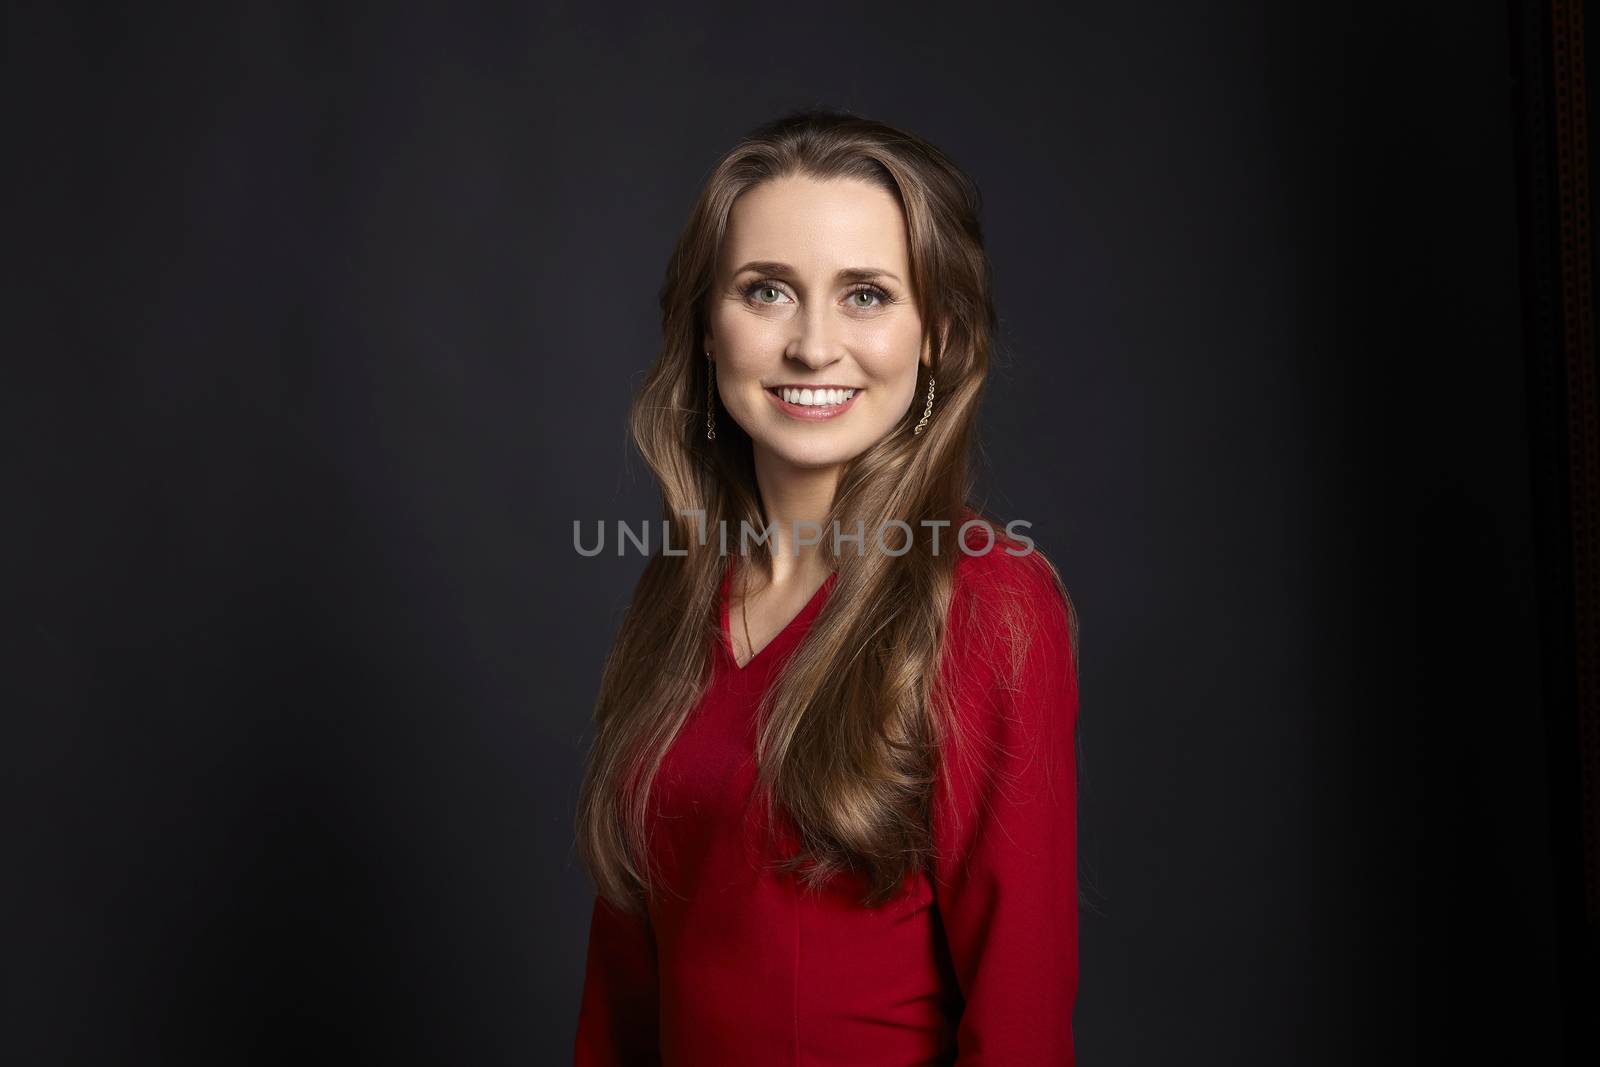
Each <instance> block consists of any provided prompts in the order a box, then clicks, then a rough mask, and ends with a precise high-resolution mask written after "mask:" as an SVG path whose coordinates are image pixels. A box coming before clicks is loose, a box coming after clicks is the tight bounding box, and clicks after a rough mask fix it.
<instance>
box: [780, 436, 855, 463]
mask: <svg viewBox="0 0 1600 1067" xmlns="http://www.w3.org/2000/svg"><path fill="white" fill-rule="evenodd" d="M763 444H764V446H765V447H766V449H767V451H769V452H771V453H772V454H773V455H774V456H776V457H777V458H778V459H781V460H783V461H784V462H785V463H787V464H789V465H790V466H791V467H798V468H802V469H808V470H815V469H821V468H826V467H837V466H839V465H840V464H842V463H849V462H850V461H851V460H853V459H855V458H856V457H857V456H859V455H861V453H862V452H864V451H866V449H865V447H861V448H857V447H854V446H853V443H851V442H835V443H830V444H827V445H823V444H822V443H820V442H812V443H810V444H809V445H808V444H800V443H797V442H795V441H793V440H787V441H766V442H763Z"/></svg>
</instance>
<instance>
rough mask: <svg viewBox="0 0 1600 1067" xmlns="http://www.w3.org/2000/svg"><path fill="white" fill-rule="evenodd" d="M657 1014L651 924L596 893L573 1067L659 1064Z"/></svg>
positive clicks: (617, 1066) (621, 1066) (643, 917)
mask: <svg viewBox="0 0 1600 1067" xmlns="http://www.w3.org/2000/svg"><path fill="white" fill-rule="evenodd" d="M659 1011H660V1009H659V1000H658V997H657V978H656V946H655V935H654V933H653V932H652V930H651V928H650V920H649V919H648V917H645V916H639V915H632V914H630V913H627V912H624V911H620V910H618V909H617V908H615V907H614V906H612V905H611V904H610V903H608V902H607V901H606V900H605V899H604V898H602V897H601V896H599V895H598V894H596V896H595V898H594V909H593V912H592V913H591V916H590V920H589V959H588V963H587V965H586V970H585V974H584V979H583V999H582V1002H581V1004H580V1006H579V1008H578V1034H577V1041H576V1045H575V1050H574V1058H573V1061H572V1062H573V1064H574V1067H635V1065H644V1064H659V1063H660V1062H661V1051H660V1044H659V1041H658V1034H659V1025H660V1024H659Z"/></svg>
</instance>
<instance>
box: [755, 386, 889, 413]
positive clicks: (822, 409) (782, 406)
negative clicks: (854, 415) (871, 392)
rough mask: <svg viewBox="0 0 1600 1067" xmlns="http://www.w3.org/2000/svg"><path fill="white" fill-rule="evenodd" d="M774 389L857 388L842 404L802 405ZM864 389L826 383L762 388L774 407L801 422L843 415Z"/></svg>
mask: <svg viewBox="0 0 1600 1067" xmlns="http://www.w3.org/2000/svg"><path fill="white" fill-rule="evenodd" d="M773 389H855V395H854V396H852V397H850V399H849V400H846V401H845V402H844V403H842V404H821V405H819V404H810V405H801V404H791V403H789V402H788V401H787V400H784V399H783V398H782V397H780V396H779V395H778V394H777V393H774V392H773V391H772V390H773ZM863 391H864V390H862V389H860V388H858V387H856V386H850V385H829V384H826V383H822V384H818V385H802V386H781V385H774V386H770V387H768V388H766V389H763V390H762V392H764V393H766V394H767V398H768V399H770V400H771V401H772V404H773V406H774V407H776V408H777V409H778V410H779V411H781V412H783V413H784V414H785V415H787V416H789V417H790V418H791V419H799V420H800V421H801V422H821V421H825V420H827V419H836V418H838V417H839V416H840V415H843V414H844V413H845V412H847V411H849V410H850V408H851V406H852V405H853V404H855V402H856V397H858V396H860V395H861V394H862V392H863Z"/></svg>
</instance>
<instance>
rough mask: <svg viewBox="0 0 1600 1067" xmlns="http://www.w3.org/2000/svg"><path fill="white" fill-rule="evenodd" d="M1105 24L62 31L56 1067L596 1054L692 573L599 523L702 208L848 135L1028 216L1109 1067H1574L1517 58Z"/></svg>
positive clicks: (1094, 13)
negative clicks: (580, 547) (926, 151)
mask: <svg viewBox="0 0 1600 1067" xmlns="http://www.w3.org/2000/svg"><path fill="white" fill-rule="evenodd" d="M1071 7H1072V8H1075V9H1076V10H1072V9H1068V10H1065V11H1062V10H1057V9H1056V7H1055V6H1054V5H1036V6H1025V7H1015V8H1013V7H1005V6H998V5H987V4H986V5H974V6H970V7H967V6H960V5H936V6H931V7H930V6H927V5H904V4H901V5H840V6H836V7H829V6H825V5H802V6H800V7H794V6H784V5H759V4H749V5H727V6H715V7H713V6H704V7H697V6H690V5H683V4H677V5H662V6H660V7H659V8H646V7H640V8H626V9H623V8H617V7H615V6H610V5H600V6H596V7H592V8H583V7H580V6H579V5H576V4H542V5H540V4H507V5H503V6H501V7H500V8H498V9H496V10H494V11H492V12H490V11H486V10H483V9H480V8H478V7H476V6H468V5H459V6H457V7H456V8H455V9H454V10H446V9H444V8H443V7H442V6H441V7H440V8H439V9H436V10H435V11H433V12H432V13H430V14H417V13H416V12H417V11H419V10H420V8H418V7H416V6H413V5H372V6H370V7H369V8H368V9H367V10H366V11H365V12H364V13H357V12H354V11H344V10H340V9H337V8H335V7H332V6H329V5H323V4H315V5H287V4H284V5H266V4H261V5H190V6H187V7H183V8H178V9H168V10H166V11H163V12H157V11H154V10H145V9H143V8H140V9H138V10H129V11H124V12H123V13H121V14H111V13H107V12H106V11H105V10H103V9H102V8H101V7H100V6H99V5H42V4H39V5H30V4H21V5H13V6H12V8H11V10H10V12H9V14H8V20H7V25H6V48H7V53H8V54H7V61H6V79H7V93H6V95H7V104H6V110H7V116H8V119H7V128H8V130H10V131H13V133H14V136H13V137H12V138H8V140H12V141H13V142H14V144H13V150H14V152H15V154H12V153H11V152H8V155H10V158H11V164H10V166H9V168H8V169H10V170H11V171H13V173H14V176H15V177H17V178H19V179H20V180H21V189H20V190H19V192H18V194H17V195H16V196H15V197H14V198H13V212H12V214H13V225H14V227H15V229H14V230H13V232H19V233H20V235H21V237H22V240H21V242H20V243H19V245H18V248H19V249H20V250H21V253H20V254H19V255H16V257H15V264H16V265H15V267H14V275H13V277H14V285H13V287H12V292H13V299H14V302H15V305H16V306H15V309H14V310H15V315H16V318H17V320H18V321H19V322H20V323H21V324H22V326H23V329H22V330H21V331H19V333H18V334H17V336H18V337H21V338H24V339H31V340H26V341H25V342H24V343H21V344H19V345H18V348H17V349H16V350H14V351H12V352H11V353H9V355H8V358H7V360H6V365H7V368H8V370H7V379H8V382H9V383H11V384H8V386H7V388H6V389H5V394H6V395H5V409H4V415H5V431H6V435H7V441H6V445H7V453H8V460H11V461H18V460H20V462H8V464H7V469H8V470H12V471H14V472H15V473H13V474H8V476H7V484H8V486H9V489H10V492H9V493H8V497H9V498H10V500H11V501H12V504H11V506H9V507H8V508H7V509H6V510H7V512H8V523H7V525H8V526H9V527H11V529H12V531H13V532H14V534H16V535H18V536H19V538H20V541H19V543H20V546H21V547H20V549H18V550H17V551H14V552H12V553H10V554H9V558H8V560H7V564H8V567H7V570H8V574H9V575H10V577H9V578H8V579H7V585H8V592H7V600H8V602H9V604H10V607H11V612H10V613H11V615H12V618H13V621H14V624H15V626H16V630H17V638H18V640H15V641H13V642H8V646H7V653H6V655H7V658H8V659H9V660H10V661H11V668H10V669H9V670H8V672H7V674H8V677H9V678H10V679H11V684H13V685H16V686H17V689H16V692H17V694H18V697H17V699H16V700H15V701H13V700H10V699H8V700H7V701H6V703H7V704H9V705H12V707H11V708H9V709H8V713H7V715H6V724H5V735H4V738H3V741H4V749H3V751H4V766H5V773H6V784H7V786H8V787H10V791H13V792H14V793H15V797H14V801H8V802H7V803H6V809H7V816H6V817H7V828H6V838H5V860H4V867H5V869H6V871H7V873H6V874H5V876H4V887H3V891H4V893H5V899H6V907H5V911H6V920H7V924H8V927H11V929H9V930H8V931H7V933H6V935H5V948H4V950H3V951H0V959H3V961H4V962H3V963H0V967H3V974H4V983H5V984H4V990H3V992H4V1002H3V1011H4V1025H3V1028H0V1030H3V1033H4V1034H5V1039H4V1040H5V1041H6V1042H7V1043H8V1044H9V1045H11V1046H12V1047H13V1053H12V1055H8V1056H7V1059H8V1060H10V1061H11V1062H16V1063H24V1062H28V1063H32V1062H59V1063H79V1062H82V1063H89V1062H95V1063H110V1062H130V1063H132V1062H158V1061H159V1062H169V1063H170V1062H180V1061H189V1060H193V1061H195V1062H260V1063H268V1062H273V1063H277V1062H287V1061H289V1060H291V1059H293V1060H303V1059H306V1058H317V1057H326V1058H328V1059H330V1060H336V1061H339V1062H370V1063H385V1064H397V1063H455V1064H512V1063H518V1064H527V1063H559V1062H564V1061H566V1060H567V1058H568V1057H569V1056H570V1052H569V1048H570V1043H571V1037H572V1028H573V1024H574V1020H575V1012H576V1007H577V996H578V990H579V985H580V981H581V977H582V968H583V963H584V957H583V953H584V937H585V933H586V923H587V919H588V908H589V902H590V887H589V885H588V883H587V881H586V880H585V878H584V877H583V875H582V874H581V873H580V872H579V870H578V867H577V865H576V863H575V860H574V858H573V850H572V831H571V820H572V812H573V804H574V800H575V794H576V788H577V783H578V777H579V773H580V768H581V761H582V757H583V753H584V751H585V748H586V745H587V743H588V738H589V726H588V715H589V712H590V706H591V702H592V700H593V696H594V692H595V687H596V683H597V680H598V674H599V669H600V665H601V662H602V658H603V656H604V654H605V651H606V648H607V644H608V642H609V639H610V637H611V635H612V633H613V632H614V630H615V627H616V625H617V623H618V621H619V619H620V617H621V612H622V609H623V607H624V605H625V603H626V601H627V598H628V595H629V592H630V589H631V586H632V582H633V579H634V577H635V575H636V574H637V572H638V569H639V567H640V565H641V563H642V561H641V560H640V559H639V558H638V557H637V556H629V557H626V558H623V559H617V558H615V557H609V558H602V559H595V560H589V559H582V558H579V557H578V556H577V555H576V553H575V552H574V551H573V550H572V547H571V523H572V521H573V520H574V519H579V518H582V519H586V520H594V519H606V520H607V521H612V520H615V519H617V518H624V519H629V520H633V521H637V520H639V519H643V518H653V517H654V516H655V514H656V510H655V509H656V505H655V502H654V496H653V494H654V488H653V485H652V484H651V482H650V479H649V477H648V472H647V471H646V469H645V468H644V466H643V465H642V463H640V462H639V461H638V460H637V458H636V457H631V456H630V455H629V449H628V445H627V443H626V441H625V438H624V414H625V411H626V406H627V403H628V399H629V396H630V394H631V392H632V390H633V389H634V388H635V387H636V385H637V384H638V382H639V380H640V377H641V375H642V373H643V370H644V368H645V367H646V366H647V365H648V363H649V361H650V360H651V359H652V358H653V356H654V354H655V350H656V349H655V345H656V331H657V323H656V304H655V297H656V290H657V287H658V285H659V283H660V279H661V272H662V269H663V267H664V265H665V261H666V256H667V254H668V252H669V250H670V247H671V242H672V240H673V238H674V236H675V234H676V233H677V231H678V229H679V227H680V226H681V225H682V223H683V221H684V219H685V217H686V214H687V211H688V208H689V206H690V203H691V200H692V197H693V196H694V193H695V191H696V189H697V187H698V184H699V183H700V182H701V180H702V179H703V178H704V176H705V175H706V173H707V170H708V168H709V166H710V164H711V162H712V161H713V160H714V158H715V157H716V155H717V154H718V153H720V152H721V151H723V150H724V149H726V148H727V147H728V146H729V145H730V144H731V143H732V142H733V140H734V139H735V138H736V137H737V136H738V135H739V134H740V133H741V132H743V131H744V130H745V129H747V128H748V127H750V126H752V125H754V124H756V123H758V122H760V121H762V120H764V119H767V118H769V117H772V116H773V115H775V114H777V113H779V112H781V111H783V110H787V109H789V108H791V107H795V106H801V105H806V104H829V105H834V106H841V107H848V108H852V109H856V110H858V111H860V112H862V113H864V114H867V115H870V116H873V117H877V118H881V119H883V120H885V121H888V122H891V123H894V124H898V125H903V126H905V127H907V128H909V129H912V130H915V131H916V132H918V133H920V134H922V135H924V136H926V137H928V138H929V139H931V140H933V141H934V142H936V143H937V144H939V145H941V146H942V147H944V148H945V149H946V150H947V151H949V152H950V153H951V154H952V155H953V156H954V157H955V158H956V159H957V160H958V161H959V162H961V163H962V164H963V165H964V166H965V167H967V168H968V169H969V170H970V171H971V173H972V174H973V175H974V176H975V177H976V179H977V180H978V182H979V183H980V185H981V187H982V189H983V192H984V194H985V197H986V209H985V215H984V219H985V223H986V226H987V234H988V239H989V247H990V252H991V254H992V257H993V260H994V265H995V274H996V283H997V298H998V301H999V307H1000V311H1001V316H1002V321H1003V327H1004V344H1005V357H1004V359H1003V361H1002V363H1001V365H1000V366H999V367H997V368H996V371H995V375H994V381H993V389H992V392H991V395H990V398H989V400H988V403H987V407H986V410H985V419H986V432H985V438H984V442H985V458H986V467H985V472H984V476H983V481H982V502H983V503H985V504H987V505H988V506H989V507H991V508H993V509H994V510H996V511H997V512H999V513H1000V514H1001V515H1003V516H1005V517H1020V518H1026V519H1028V520H1030V521H1032V522H1033V523H1034V529H1033V535H1034V536H1035V538H1036V539H1037V541H1038V542H1039V544H1040V546H1041V547H1043V548H1044V549H1045V550H1046V551H1048V552H1049V553H1050V554H1051V556H1052V557H1053V558H1054V559H1055V560H1056V561H1057V563H1058V564H1059V566H1060V568H1061V570H1062V572H1063V575H1064V577H1065V578H1066V580H1067V582H1068V584H1069V586H1070V588H1071V589H1072V591H1073V593H1074V596H1075V599H1076V602H1077V604H1078V608H1079V611H1080V613H1081V621H1082V649H1083V668H1082V702H1083V703H1082V709H1081V710H1082V730H1083V755H1084V764H1083V778H1082V781H1081V785H1080V788H1081V796H1080V805H1081V825H1082V857H1081V858H1082V865H1083V868H1084V872H1085V873H1084V888H1085V891H1086V894H1087V895H1088V897H1089V899H1090V902H1091V905H1092V906H1091V907H1090V908H1089V909H1087V910H1085V911H1084V913H1083V925H1082V960H1081V962H1082V993H1081V997H1080V1000H1079V1005H1078V1011H1077V1015H1076V1029H1077V1034H1078V1040H1079V1047H1080V1055H1081V1059H1082V1062H1084V1063H1086V1064H1104V1065H1111V1064H1175V1063H1191V1064H1231V1065H1242V1064H1260V1065H1279V1064H1284V1063H1289V1062H1294V1063H1301V1064H1353V1063H1362V1064H1376V1063H1397V1064H1398V1063H1411V1062H1415V1061H1417V1060H1418V1059H1419V1058H1420V1057H1422V1056H1423V1055H1424V1054H1427V1055H1429V1056H1431V1055H1433V1054H1445V1053H1449V1054H1453V1055H1455V1056H1456V1057H1457V1062H1469V1061H1470V1060H1471V1059H1472V1058H1473V1055H1472V1054H1478V1053H1482V1054H1484V1055H1485V1056H1486V1057H1494V1058H1500V1059H1502V1060H1504V1061H1509V1060H1511V1059H1514V1060H1515V1061H1516V1062H1522V1063H1549V1062H1555V1059H1554V1056H1555V1048H1556V1043H1557V1041H1558V1034H1557V1031H1558V1029H1559V1012H1560V1006H1559V1003H1558V1001H1557V999H1556V975H1557V969H1556V926H1555V920H1554V917H1553V903H1552V901H1553V893H1554V889H1553V881H1552V877H1553V876H1552V861H1551V853H1552V845H1551V842H1550V840H1549V839H1548V832H1547V830H1546V829H1545V827H1546V825H1547V822H1548V811H1547V805H1548V802H1549V798H1548V795H1547V789H1548V787H1547V784H1546V783H1547V778H1546V769H1545V765H1544V760H1545V747H1544V746H1545V741H1546V739H1545V735H1544V727H1543V724H1542V721H1541V719H1540V716H1539V710H1538V709H1539V693H1540V690H1539V684H1540V678H1539V664H1538V644H1537V642H1538V635H1537V633H1536V627H1535V618H1536V615H1535V606H1534V603H1533V589H1534V566H1535V559H1534V558H1533V553H1532V544H1533V540H1532V537H1531V534H1530V521H1531V520H1530V515H1529V508H1530V505H1529V500H1528V495H1529V490H1528V454H1527V451H1526V445H1525V438H1526V433H1527V424H1526V415H1525V407H1524V384H1523V383H1524V378H1523V369H1522V363H1521V339H1520V333H1519V315H1520V312H1519V304H1518V300H1519V297H1518V284H1517V280H1518V275H1517V261H1516V214H1515V206H1516V202H1515V196H1514V187H1513V178H1514V167H1513V161H1512V132H1513V130H1512V113H1511V90H1510V72H1509V66H1508V64H1509V56H1510V50H1509V47H1508V43H1507V19H1506V14H1505V8H1504V7H1503V6H1501V5H1497V4H1466V5H1449V6H1448V8H1447V9H1446V11H1447V12H1448V17H1445V16H1444V15H1443V14H1441V13H1440V12H1439V11H1437V10H1430V8H1434V9H1437V5H1427V4H1397V3H1393V2H1386V3H1376V2H1373V3H1364V4H1351V5H1337V4H1285V3H1267V2H1258V3H1256V2H1240V0H1234V2H1228V3H1211V4H1204V5H1199V4H1180V3H1142V4H1128V5H1087V4H1086V5H1072V6H1071ZM224 8H227V10H224ZM401 9H404V10H401ZM16 135H20V139H21V140H20V143H15V142H16V141H17V140H18V138H17V136H16ZM7 243H8V244H9V243H10V241H8V242H7ZM19 378H20V383H19ZM18 384H20V386H21V387H20V388H13V386H14V385H18ZM8 688H9V686H8Z"/></svg>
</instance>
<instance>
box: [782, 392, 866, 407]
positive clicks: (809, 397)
mask: <svg viewBox="0 0 1600 1067" xmlns="http://www.w3.org/2000/svg"><path fill="white" fill-rule="evenodd" d="M778 394H779V395H780V396H782V397H783V399H784V400H785V401H787V402H788V403H790V404H803V405H805V406H806V407H827V406H833V405H837V404H843V403H844V402H845V401H846V400H849V399H850V398H851V397H853V396H855V395H856V391H855V390H854V389H788V388H784V389H779V390H778Z"/></svg>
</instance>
